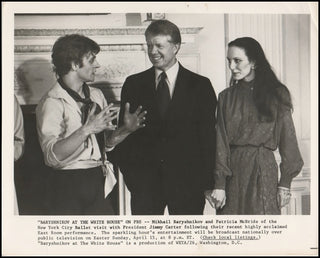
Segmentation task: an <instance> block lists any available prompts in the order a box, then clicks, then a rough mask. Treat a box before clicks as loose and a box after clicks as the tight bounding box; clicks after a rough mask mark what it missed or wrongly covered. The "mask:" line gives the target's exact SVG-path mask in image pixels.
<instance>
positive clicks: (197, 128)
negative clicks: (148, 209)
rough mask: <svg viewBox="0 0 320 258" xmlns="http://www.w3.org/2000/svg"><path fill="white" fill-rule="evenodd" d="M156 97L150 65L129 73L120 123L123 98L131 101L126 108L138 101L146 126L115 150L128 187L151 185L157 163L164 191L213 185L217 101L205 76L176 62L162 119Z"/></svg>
mask: <svg viewBox="0 0 320 258" xmlns="http://www.w3.org/2000/svg"><path fill="white" fill-rule="evenodd" d="M155 95H156V87H155V70H154V68H153V67H152V68H150V69H148V70H146V71H144V72H141V73H138V74H134V75H132V76H129V77H128V78H127V79H126V81H125V83H124V85H123V88H122V92H121V111H120V121H122V120H123V113H124V105H125V103H126V102H129V103H130V111H131V112H133V111H135V110H136V109H137V107H138V106H139V105H141V106H142V107H143V110H147V115H146V122H145V124H146V126H145V127H144V128H142V129H139V130H137V131H136V132H134V133H132V134H131V135H130V136H128V137H127V138H126V139H125V140H124V141H123V142H122V143H121V144H119V145H118V147H117V149H116V152H117V154H118V155H117V156H118V158H119V160H118V163H119V167H120V170H121V172H122V173H123V175H124V179H125V183H126V185H127V187H128V189H129V190H130V191H131V192H141V191H144V192H145V191H152V190H153V189H156V186H158V185H159V169H160V166H162V170H161V171H162V172H161V174H162V178H163V180H164V182H165V188H166V189H165V190H166V191H168V192H169V194H174V193H175V192H177V191H180V193H181V191H188V192H190V191H203V190H205V189H212V188H213V169H214V163H215V110H216V102H217V99H216V95H215V93H214V90H213V87H212V85H211V83H210V80H209V79H208V78H206V77H203V76H200V75H198V74H196V73H193V72H191V71H189V70H187V69H185V68H183V67H182V66H181V65H180V67H179V72H178V77H177V81H176V85H175V90H174V94H173V97H172V100H171V102H170V106H169V108H168V112H167V114H166V118H165V119H164V120H162V119H161V118H160V115H159V112H158V109H157V102H156V96H155Z"/></svg>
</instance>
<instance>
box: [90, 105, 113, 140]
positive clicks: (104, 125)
mask: <svg viewBox="0 0 320 258" xmlns="http://www.w3.org/2000/svg"><path fill="white" fill-rule="evenodd" d="M96 107H97V104H96V103H93V105H92V108H91V110H90V112H89V114H88V119H87V121H86V122H85V124H84V126H85V127H86V128H87V129H88V133H89V134H92V133H100V132H101V131H103V130H106V129H107V130H115V129H116V126H115V125H112V124H111V123H110V122H111V121H112V120H113V119H115V118H117V115H118V112H119V110H118V109H117V108H116V107H113V104H112V103H111V104H110V105H108V106H106V107H105V108H104V109H102V110H101V112H100V113H99V114H97V115H95V114H94V113H95V110H96Z"/></svg>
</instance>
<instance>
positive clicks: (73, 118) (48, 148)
mask: <svg viewBox="0 0 320 258" xmlns="http://www.w3.org/2000/svg"><path fill="white" fill-rule="evenodd" d="M89 89H90V98H91V99H92V101H94V102H96V103H97V104H99V106H100V107H101V109H103V108H104V107H105V106H107V101H106V99H105V97H104V95H103V93H102V92H101V90H99V89H96V88H92V87H89ZM36 117H37V131H38V136H39V141H40V145H41V148H42V151H43V154H44V161H45V163H46V165H48V166H50V167H53V168H56V169H84V168H92V167H97V166H99V165H101V154H100V149H99V145H98V142H97V140H96V137H95V135H94V134H91V135H90V136H89V138H88V141H87V143H88V145H87V146H86V145H85V143H83V144H81V145H80V146H79V148H78V149H76V150H75V152H74V153H72V154H71V155H70V156H69V157H67V158H66V159H64V160H59V159H58V158H57V156H56V155H55V154H54V152H53V145H54V144H55V143H56V142H57V141H59V140H61V139H64V138H66V137H68V136H69V135H71V134H72V133H73V132H74V131H76V130H77V129H79V128H80V127H81V126H82V123H81V110H80V108H79V106H78V104H77V102H76V101H75V100H74V99H73V98H72V97H71V96H70V95H69V94H68V93H67V92H66V91H65V90H64V89H63V88H62V87H61V86H60V84H59V83H57V84H56V85H54V87H53V88H52V89H51V90H50V91H49V92H48V93H47V94H46V95H45V96H44V97H43V98H42V99H41V100H40V102H39V104H38V106H37V108H36Z"/></svg>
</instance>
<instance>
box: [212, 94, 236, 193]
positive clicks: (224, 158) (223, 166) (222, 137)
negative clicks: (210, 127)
mask: <svg viewBox="0 0 320 258" xmlns="http://www.w3.org/2000/svg"><path fill="white" fill-rule="evenodd" d="M224 109H225V103H224V98H223V95H222V94H221V93H220V94H219V98H218V109H217V126H216V127H217V140H216V141H217V142H216V147H217V149H216V167H215V171H214V179H215V187H214V188H215V189H225V185H226V177H227V176H231V175H232V171H231V170H230V146H229V139H228V135H227V131H226V125H225V117H224V113H225V112H224V111H225V110H224Z"/></svg>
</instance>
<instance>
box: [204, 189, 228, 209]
mask: <svg viewBox="0 0 320 258" xmlns="http://www.w3.org/2000/svg"><path fill="white" fill-rule="evenodd" d="M204 194H205V196H206V199H207V200H208V201H209V203H210V205H211V206H212V207H213V208H215V209H222V208H223V206H224V205H225V204H226V199H227V198H226V191H225V190H222V189H214V190H213V191H211V190H207V191H205V193H204Z"/></svg>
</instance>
